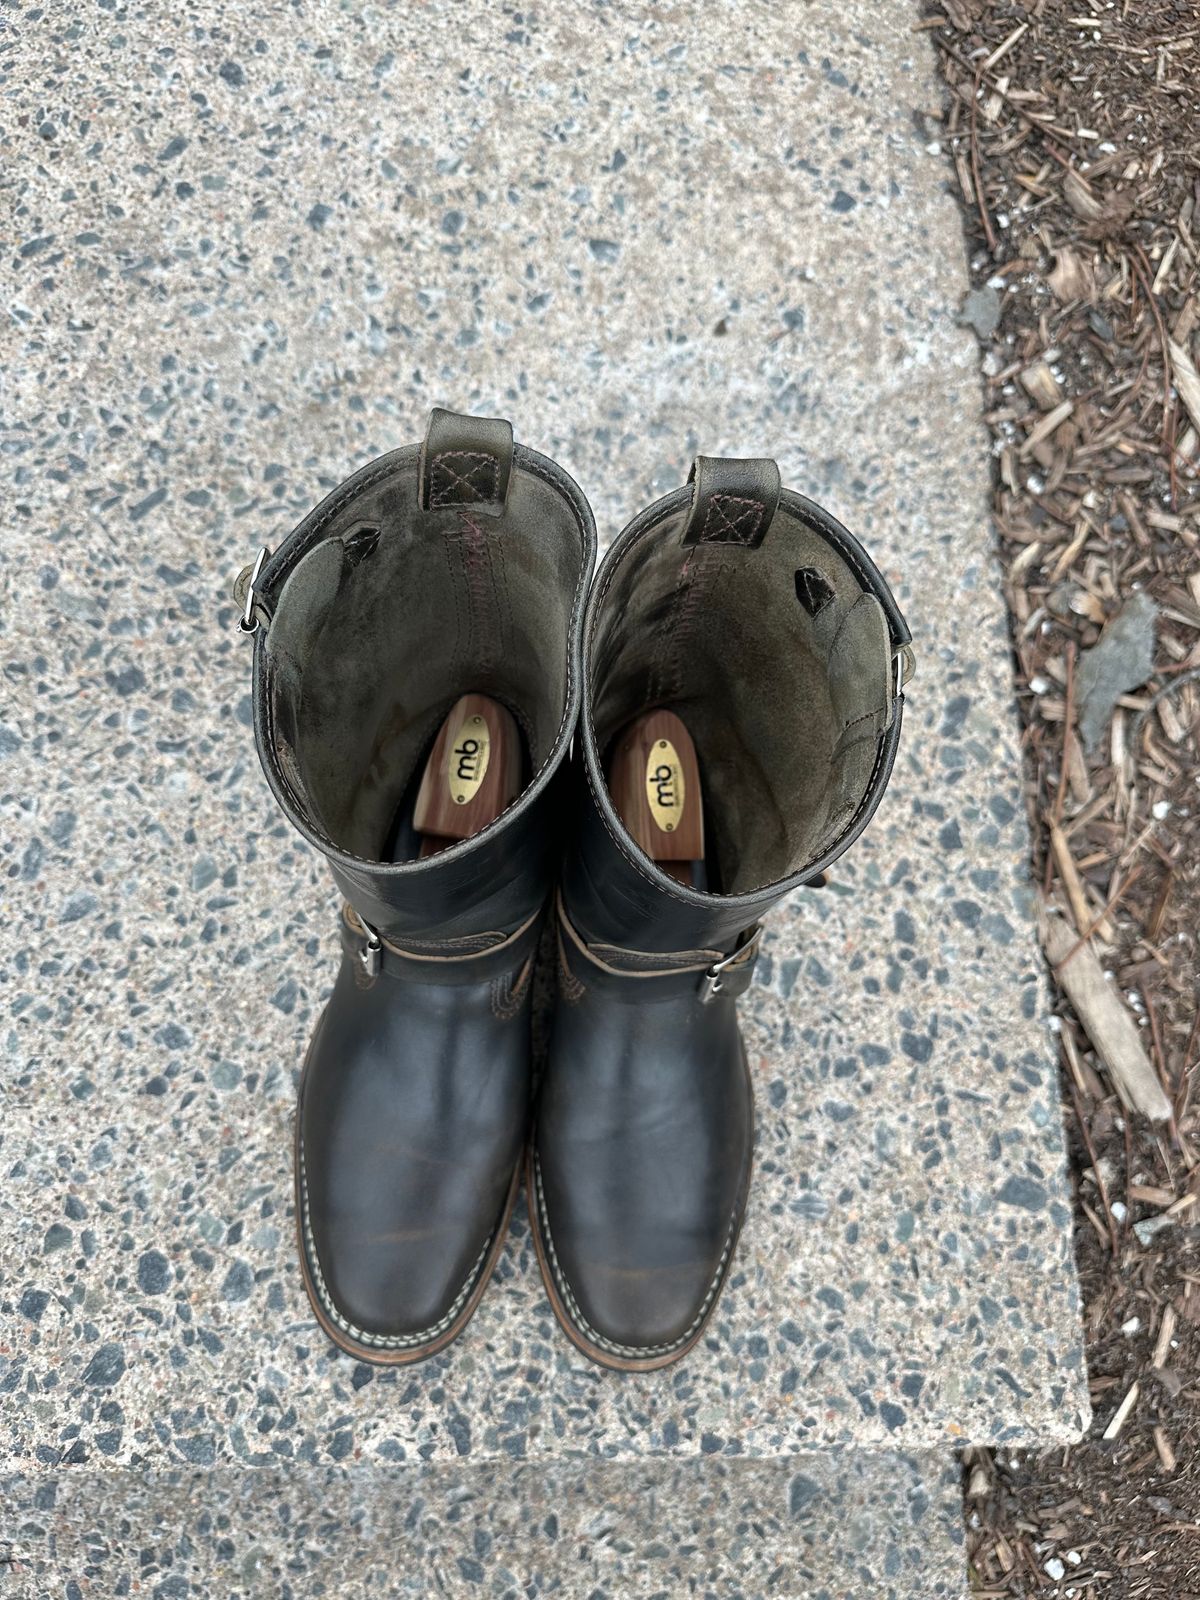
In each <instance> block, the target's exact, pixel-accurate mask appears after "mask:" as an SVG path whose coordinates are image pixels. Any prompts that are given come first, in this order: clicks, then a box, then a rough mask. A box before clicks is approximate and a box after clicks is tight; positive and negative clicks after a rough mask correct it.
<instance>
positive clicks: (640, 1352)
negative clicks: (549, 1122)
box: [533, 1150, 739, 1359]
mask: <svg viewBox="0 0 1200 1600" xmlns="http://www.w3.org/2000/svg"><path fill="white" fill-rule="evenodd" d="M533 1175H534V1179H535V1186H536V1188H537V1208H538V1219H539V1221H540V1222H541V1227H542V1242H543V1244H544V1245H545V1246H546V1255H547V1257H548V1258H549V1261H550V1270H551V1272H552V1273H553V1274H554V1281H555V1283H556V1284H557V1285H558V1292H559V1293H560V1294H561V1295H562V1297H563V1301H564V1303H565V1304H566V1306H567V1309H568V1310H569V1311H570V1313H571V1316H572V1318H573V1319H574V1321H575V1325H576V1326H577V1327H578V1329H579V1331H580V1332H581V1333H584V1334H586V1335H587V1337H588V1338H589V1339H590V1340H591V1341H592V1343H593V1344H594V1345H598V1346H599V1347H600V1349H601V1350H607V1351H609V1353H610V1354H611V1355H615V1356H630V1357H633V1358H634V1359H636V1358H638V1357H640V1356H665V1355H668V1354H669V1353H670V1352H671V1351H672V1350H678V1349H679V1348H680V1346H681V1345H685V1344H687V1342H688V1340H689V1339H690V1338H691V1337H692V1335H693V1334H694V1333H695V1332H696V1331H697V1330H698V1329H699V1328H700V1327H701V1325H702V1324H703V1322H704V1319H705V1318H706V1317H707V1316H708V1313H709V1311H710V1309H711V1308H712V1303H713V1301H714V1300H715V1299H716V1297H717V1294H718V1292H719V1290H720V1287H721V1280H722V1279H723V1278H724V1276H725V1268H726V1266H727V1265H728V1262H729V1257H730V1255H731V1254H732V1252H733V1241H734V1238H735V1236H736V1234H737V1225H738V1216H739V1212H738V1211H737V1210H735V1211H734V1213H733V1216H732V1217H731V1219H730V1222H729V1232H728V1233H727V1234H726V1236H725V1248H724V1249H723V1250H722V1251H721V1259H720V1260H719V1261H718V1262H717V1270H716V1273H715V1275H714V1277H713V1280H712V1282H711V1283H710V1284H709V1286H708V1293H707V1294H706V1295H705V1296H704V1300H703V1302H702V1303H701V1306H700V1309H699V1311H698V1312H697V1313H696V1315H695V1317H694V1318H693V1319H692V1321H691V1322H690V1323H689V1324H688V1326H687V1327H686V1328H685V1329H684V1331H683V1332H682V1333H681V1334H680V1335H679V1337H678V1339H672V1340H671V1341H670V1343H669V1344H647V1345H634V1344H618V1343H617V1342H616V1340H614V1339H606V1338H605V1337H604V1335H603V1334H602V1333H597V1332H596V1330H595V1328H593V1327H592V1325H591V1324H590V1323H589V1322H588V1320H587V1318H586V1317H585V1316H584V1314H583V1312H582V1311H581V1310H580V1309H579V1304H578V1302H577V1301H576V1299H575V1296H574V1295H573V1294H572V1293H571V1286H570V1285H569V1284H568V1282H567V1280H566V1277H565V1276H564V1274H563V1270H562V1267H561V1266H560V1265H559V1261H558V1256H557V1255H556V1254H555V1252H554V1240H553V1239H552V1238H551V1236H550V1219H549V1218H548V1216H547V1215H546V1194H545V1190H544V1189H543V1188H542V1164H541V1162H540V1161H539V1160H538V1154H537V1151H536V1150H535V1151H534V1152H533Z"/></svg>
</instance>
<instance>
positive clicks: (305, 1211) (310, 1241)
mask: <svg viewBox="0 0 1200 1600" xmlns="http://www.w3.org/2000/svg"><path fill="white" fill-rule="evenodd" d="M296 1158H297V1160H298V1162H299V1164H300V1204H301V1216H300V1225H301V1228H302V1230H303V1233H304V1245H305V1251H304V1253H305V1255H306V1256H307V1257H308V1265H309V1268H310V1270H311V1272H312V1280H313V1286H314V1287H315V1289H316V1291H317V1294H318V1296H319V1298H320V1301H321V1304H322V1305H323V1306H324V1307H325V1310H326V1311H327V1312H328V1314H329V1317H330V1319H331V1320H332V1321H333V1322H336V1323H337V1325H338V1327H339V1328H341V1330H342V1332H343V1333H348V1334H349V1335H350V1337H351V1338H352V1339H357V1340H358V1342H359V1344H367V1345H370V1346H372V1348H373V1349H376V1350H408V1349H412V1347H413V1346H414V1345H419V1344H428V1343H429V1341H430V1340H431V1339H436V1338H437V1336H438V1334H440V1333H445V1331H446V1329H447V1328H449V1327H450V1326H451V1324H452V1323H453V1322H454V1321H455V1320H456V1319H457V1317H458V1315H459V1313H460V1312H461V1311H462V1309H463V1307H464V1306H465V1305H466V1303H467V1301H468V1300H469V1299H470V1297H471V1291H472V1290H473V1289H474V1287H475V1285H476V1284H477V1283H478V1281H479V1274H480V1273H481V1272H482V1270H483V1265H484V1262H485V1261H486V1260H487V1258H488V1252H489V1251H490V1250H491V1248H492V1246H493V1244H494V1243H495V1242H496V1229H495V1228H493V1229H492V1231H491V1233H490V1234H489V1235H488V1237H487V1241H486V1242H485V1244H484V1247H483V1249H482V1250H481V1251H480V1252H479V1255H478V1256H477V1257H476V1260H475V1264H474V1266H473V1267H472V1268H471V1270H470V1272H469V1273H468V1274H467V1281H466V1282H465V1283H464V1284H463V1286H462V1288H461V1289H460V1290H459V1292H458V1295H457V1296H456V1297H455V1299H454V1302H453V1304H452V1305H451V1306H450V1309H449V1310H448V1311H447V1312H446V1314H445V1316H444V1317H442V1318H440V1319H439V1321H437V1322H435V1323H434V1324H433V1326H432V1327H430V1328H424V1329H422V1330H421V1332H420V1333H370V1332H368V1331H367V1330H366V1329H365V1328H358V1327H355V1325H354V1323H353V1322H351V1321H350V1319H349V1318H348V1317H345V1316H343V1315H342V1313H341V1312H340V1311H339V1310H338V1308H337V1306H336V1305H334V1303H333V1297H332V1296H331V1295H330V1293H329V1290H328V1288H327V1287H326V1284H325V1277H324V1274H323V1273H322V1271H321V1263H320V1261H319V1260H318V1259H317V1241H316V1239H315V1238H314V1236H313V1230H312V1222H311V1220H310V1218H309V1207H308V1177H307V1174H306V1172H305V1169H304V1140H303V1139H297V1141H296Z"/></svg>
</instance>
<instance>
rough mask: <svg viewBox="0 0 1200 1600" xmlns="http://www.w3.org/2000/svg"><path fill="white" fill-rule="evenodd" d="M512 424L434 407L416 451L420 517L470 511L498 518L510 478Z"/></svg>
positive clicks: (493, 418) (506, 494)
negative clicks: (418, 456) (449, 510)
mask: <svg viewBox="0 0 1200 1600" xmlns="http://www.w3.org/2000/svg"><path fill="white" fill-rule="evenodd" d="M512 461H513V431H512V423H511V422H505V421H504V420H503V418H501V417H467V416H462V415H460V413H459V412H457V411H443V410H442V408H441V407H440V406H434V408H433V410H432V411H431V412H430V415H429V426H428V428H426V430H425V440H424V443H423V444H422V445H421V472H420V488H419V491H418V492H419V495H420V504H421V510H422V511H438V510H440V509H442V508H443V507H445V506H455V507H464V508H465V507H468V506H469V507H471V508H472V509H473V510H476V511H479V512H482V513H483V514H484V515H485V516H493V517H498V516H499V515H500V514H501V513H502V512H503V510H504V502H505V500H506V499H507V498H508V481H509V478H510V477H511V476H512Z"/></svg>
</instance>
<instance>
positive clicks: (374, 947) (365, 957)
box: [358, 917, 383, 978]
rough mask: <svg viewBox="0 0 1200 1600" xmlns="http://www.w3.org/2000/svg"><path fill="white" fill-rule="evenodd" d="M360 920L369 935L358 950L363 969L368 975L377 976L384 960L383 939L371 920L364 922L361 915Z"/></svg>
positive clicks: (369, 976)
mask: <svg viewBox="0 0 1200 1600" xmlns="http://www.w3.org/2000/svg"><path fill="white" fill-rule="evenodd" d="M358 920H359V921H360V922H362V925H363V931H364V932H365V933H366V936H367V942H366V943H365V944H364V945H363V947H362V949H361V950H360V951H359V952H358V959H359V960H360V961H361V962H362V969H363V971H364V972H365V973H366V975H367V977H368V978H377V977H378V976H379V967H380V963H381V962H382V960H383V941H382V939H380V937H379V934H378V933H377V932H376V931H375V929H374V928H373V927H372V926H371V924H370V923H369V922H363V919H362V918H361V917H359V919H358Z"/></svg>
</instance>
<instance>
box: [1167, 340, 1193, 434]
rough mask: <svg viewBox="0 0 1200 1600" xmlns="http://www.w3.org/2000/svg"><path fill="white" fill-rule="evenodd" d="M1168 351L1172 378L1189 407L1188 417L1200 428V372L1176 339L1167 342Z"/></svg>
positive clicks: (1180, 396) (1180, 395)
mask: <svg viewBox="0 0 1200 1600" xmlns="http://www.w3.org/2000/svg"><path fill="white" fill-rule="evenodd" d="M1167 349H1168V350H1169V351H1170V352H1171V377H1172V378H1173V379H1174V381H1175V387H1176V388H1177V389H1178V390H1179V398H1180V399H1181V400H1182V401H1183V403H1184V405H1185V406H1186V407H1187V412H1188V416H1189V417H1191V419H1192V421H1193V422H1194V423H1195V424H1196V426H1197V427H1198V428H1200V372H1197V371H1196V365H1195V362H1194V361H1193V360H1192V358H1191V356H1190V355H1188V353H1187V351H1186V350H1185V349H1184V347H1183V346H1182V345H1181V344H1178V343H1176V341H1175V340H1174V339H1168V340H1167Z"/></svg>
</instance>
